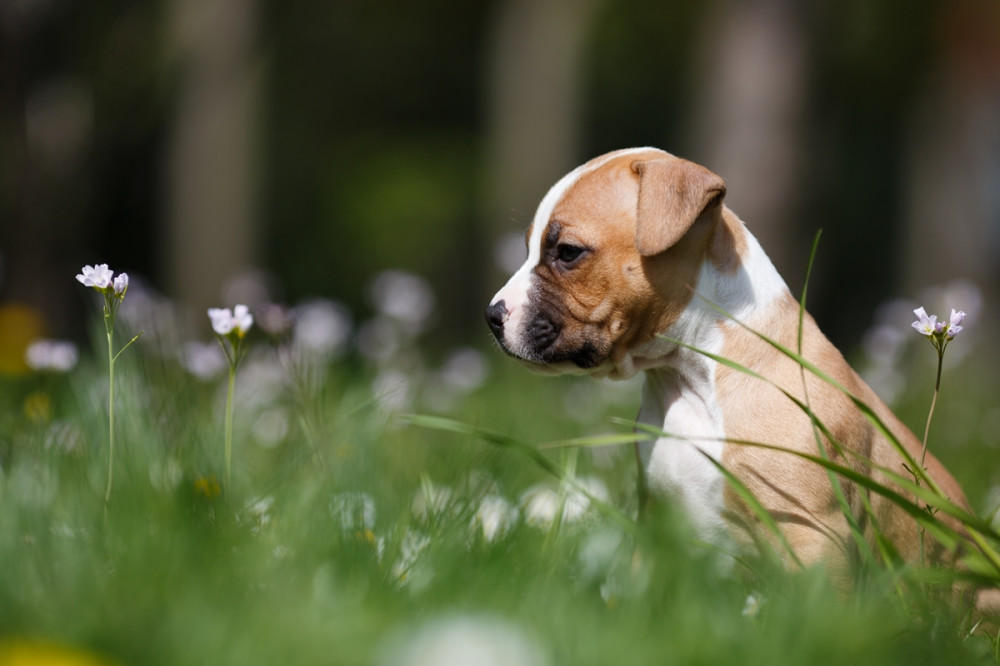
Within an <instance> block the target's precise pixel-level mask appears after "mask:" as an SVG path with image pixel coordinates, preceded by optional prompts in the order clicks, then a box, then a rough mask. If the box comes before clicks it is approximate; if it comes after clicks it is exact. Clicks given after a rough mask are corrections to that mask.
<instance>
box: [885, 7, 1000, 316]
mask: <svg viewBox="0 0 1000 666" xmlns="http://www.w3.org/2000/svg"><path fill="white" fill-rule="evenodd" d="M940 27H942V28H943V32H944V37H945V40H944V41H945V42H946V46H947V51H946V54H945V58H944V61H943V62H942V63H941V66H940V67H939V68H938V71H937V72H936V73H935V75H934V76H933V77H931V78H930V80H929V81H928V84H927V87H926V90H925V91H924V94H923V96H922V100H921V102H920V103H918V105H917V109H916V112H915V113H914V114H913V116H912V122H911V126H910V128H909V135H908V143H909V155H908V156H907V159H906V164H907V165H908V166H909V169H910V171H909V173H908V174H906V176H907V178H906V192H905V196H906V205H907V225H908V226H907V233H906V236H905V237H904V239H903V240H904V243H903V264H904V265H903V266H902V271H901V272H902V274H903V275H904V276H905V277H904V279H905V283H904V286H903V288H904V293H906V294H907V295H910V296H916V295H917V292H918V290H919V289H922V288H926V287H928V286H933V285H941V284H943V283H945V282H947V281H948V280H952V279H955V278H965V279H970V280H973V281H974V282H976V284H977V285H978V286H979V287H980V288H981V289H985V290H987V294H986V295H987V296H991V295H992V296H994V297H995V296H998V295H1000V294H998V293H997V287H996V283H997V279H998V277H1000V269H998V268H997V266H998V263H997V259H998V254H1000V194H998V188H1000V9H998V7H997V5H996V4H995V3H989V2H975V1H969V2H960V3H955V4H954V5H949V6H948V8H947V9H946V10H945V16H944V17H943V21H941V22H940ZM950 307H955V308H961V307H964V306H963V305H962V304H954V305H951V306H950ZM939 314H940V313H939Z"/></svg>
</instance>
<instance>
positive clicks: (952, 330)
mask: <svg viewBox="0 0 1000 666" xmlns="http://www.w3.org/2000/svg"><path fill="white" fill-rule="evenodd" d="M913 314H915V315H917V321H915V322H913V323H912V324H911V326H913V328H915V329H916V330H917V331H918V332H919V333H920V334H921V335H926V336H927V337H928V338H931V339H932V341H937V342H936V344H937V343H939V342H940V341H941V339H942V338H946V339H947V340H951V339H953V338H954V337H955V336H956V335H958V334H959V333H961V332H962V329H963V328H965V327H964V326H962V324H963V323H964V322H965V313H964V312H962V311H961V310H952V311H951V317H950V318H949V320H948V323H947V324H945V323H944V321H938V318H937V317H936V316H934V315H930V316H928V315H927V312H926V311H925V310H924V309H923V308H917V309H916V310H914V311H913Z"/></svg>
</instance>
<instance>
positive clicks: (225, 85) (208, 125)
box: [162, 0, 260, 322]
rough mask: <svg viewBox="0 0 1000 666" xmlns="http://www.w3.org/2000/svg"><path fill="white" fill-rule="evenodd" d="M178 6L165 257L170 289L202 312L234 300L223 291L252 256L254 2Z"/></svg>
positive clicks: (208, 0)
mask: <svg viewBox="0 0 1000 666" xmlns="http://www.w3.org/2000/svg"><path fill="white" fill-rule="evenodd" d="M171 10H172V17H171V18H172V35H171V37H172V42H171V46H172V48H174V49H175V50H176V51H175V53H174V54H173V55H174V60H175V61H176V62H177V63H178V64H179V69H180V86H179V91H178V100H177V112H176V120H175V127H174V134H173V138H172V147H171V150H170V154H169V157H168V159H169V164H168V167H167V169H166V175H167V179H168V181H167V183H166V187H167V194H168V202H169V203H168V205H169V213H168V219H167V224H166V239H165V242H164V244H163V249H164V257H163V258H162V262H163V265H164V267H165V268H166V273H167V280H168V285H169V290H170V291H171V295H172V296H174V297H175V298H176V299H177V300H179V301H180V302H182V303H184V304H185V305H188V306H191V308H192V309H193V311H194V313H195V315H196V316H200V314H201V313H203V312H204V311H205V309H206V308H208V307H210V306H213V305H216V306H223V305H224V306H227V307H231V306H232V305H233V304H232V303H222V301H221V294H220V290H221V288H222V286H223V284H224V283H225V281H226V280H229V279H231V278H233V277H234V276H235V275H236V274H237V273H238V272H240V271H243V270H246V269H248V268H250V266H251V264H252V262H253V261H254V259H255V251H256V238H257V225H256V224H255V222H256V220H255V214H254V211H255V209H256V206H255V204H256V201H255V191H256V187H255V185H256V172H255V167H256V159H255V158H256V151H255V147H256V146H255V138H256V129H257V122H256V120H257V95H258V89H259V84H260V72H259V70H258V67H257V65H256V63H255V62H254V59H253V46H254V37H255V33H256V29H255V28H256V25H255V23H256V18H257V2H256V0H173V2H172V3H171ZM196 321H197V320H196ZM205 321H206V322H207V319H206V320H205Z"/></svg>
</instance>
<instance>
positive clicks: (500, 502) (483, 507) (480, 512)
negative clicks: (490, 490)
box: [472, 495, 521, 542]
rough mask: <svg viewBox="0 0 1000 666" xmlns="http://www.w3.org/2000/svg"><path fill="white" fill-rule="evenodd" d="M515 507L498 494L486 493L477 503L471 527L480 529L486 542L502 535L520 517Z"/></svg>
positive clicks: (508, 530)
mask: <svg viewBox="0 0 1000 666" xmlns="http://www.w3.org/2000/svg"><path fill="white" fill-rule="evenodd" d="M520 515H521V514H520V512H519V511H518V510H517V507H515V506H512V505H511V503H510V502H508V501H507V500H505V499H504V498H502V497H500V496H498V495H488V496H486V497H484V498H483V501H482V502H480V503H479V508H478V509H476V515H475V516H473V517H472V528H473V529H477V528H479V529H482V532H483V538H484V539H485V540H486V541H487V542H492V541H493V540H494V539H497V538H502V537H504V536H505V535H506V534H507V533H508V532H510V530H511V528H512V527H513V525H514V523H515V522H516V521H517V519H518V518H519V517H520Z"/></svg>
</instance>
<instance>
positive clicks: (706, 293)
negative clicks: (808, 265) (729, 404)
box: [622, 208, 791, 390]
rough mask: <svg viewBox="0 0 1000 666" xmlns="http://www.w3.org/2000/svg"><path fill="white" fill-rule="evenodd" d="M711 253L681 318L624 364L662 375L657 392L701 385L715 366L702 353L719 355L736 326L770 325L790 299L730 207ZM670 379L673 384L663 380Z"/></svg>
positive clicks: (772, 266)
mask: <svg viewBox="0 0 1000 666" xmlns="http://www.w3.org/2000/svg"><path fill="white" fill-rule="evenodd" d="M710 248H712V249H711V251H710V253H709V256H706V258H705V260H704V261H703V262H702V265H701V270H700V272H699V275H698V283H697V285H696V286H695V287H694V289H693V295H692V298H691V300H690V302H689V303H688V305H687V307H685V308H684V311H683V312H682V313H681V315H680V317H679V318H678V319H677V320H676V321H675V322H674V323H672V324H671V325H670V326H669V327H667V328H666V329H665V330H664V331H662V332H661V333H660V334H659V335H658V336H657V337H656V338H655V339H653V340H651V341H649V342H646V343H645V344H643V345H640V346H639V347H638V348H636V349H634V350H632V351H631V352H630V354H629V355H628V358H627V359H626V361H625V364H626V365H628V366H629V367H628V368H627V370H630V371H631V372H632V373H634V372H639V371H644V372H646V373H658V374H663V375H664V377H662V378H658V379H656V380H655V381H647V384H648V385H649V386H650V387H651V388H653V389H654V390H655V387H657V386H664V385H666V384H667V383H676V381H687V382H693V383H695V384H698V383H701V380H702V379H705V378H707V373H708V372H709V368H712V367H714V365H715V364H714V362H712V361H711V360H710V359H709V358H708V357H706V356H705V355H704V354H702V353H700V351H706V352H709V353H712V354H718V353H720V352H721V350H722V344H723V339H724V335H725V331H726V329H727V328H729V327H732V326H738V325H739V324H737V323H736V322H741V323H743V324H746V325H747V326H750V327H752V328H753V327H755V326H756V325H757V324H758V323H759V322H762V321H767V319H768V317H770V315H771V310H772V308H773V307H782V306H783V305H784V304H785V303H787V302H788V299H789V298H791V293H790V292H789V290H788V286H787V285H786V284H785V281H784V280H783V279H782V278H781V276H780V275H779V274H778V271H777V269H775V267H774V265H773V264H772V263H771V260H770V259H769V258H768V257H767V255H766V254H764V251H763V249H761V247H760V244H759V243H758V242H757V239H756V238H754V236H753V234H751V233H750V232H749V231H748V230H747V229H746V227H744V226H743V222H741V221H740V219H739V218H738V217H736V215H735V214H733V213H732V212H731V211H730V210H729V209H728V208H726V209H724V210H723V214H722V219H721V220H720V221H719V227H718V228H717V229H716V231H715V234H714V237H713V239H712V241H711V242H710ZM622 374H625V373H622ZM671 376H672V377H675V381H674V382H665V381H664V380H665V379H666V378H667V377H671Z"/></svg>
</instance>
